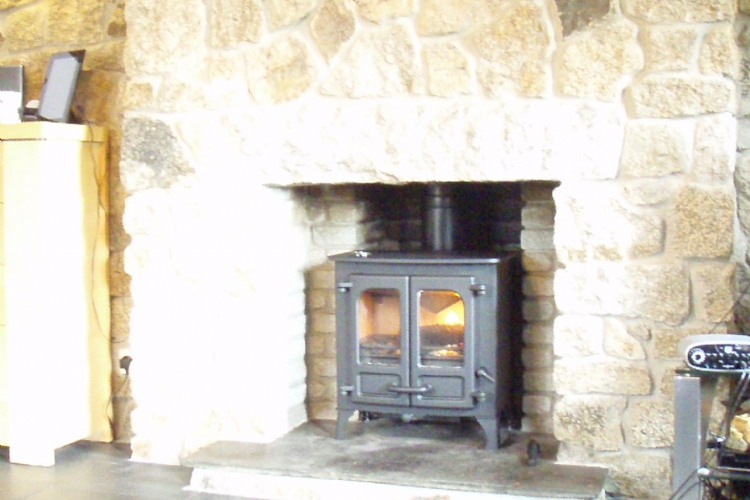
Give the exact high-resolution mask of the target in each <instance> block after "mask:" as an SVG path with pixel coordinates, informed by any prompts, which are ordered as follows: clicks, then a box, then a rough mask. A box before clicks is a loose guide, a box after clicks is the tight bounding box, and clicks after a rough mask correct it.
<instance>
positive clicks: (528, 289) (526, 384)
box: [299, 182, 556, 434]
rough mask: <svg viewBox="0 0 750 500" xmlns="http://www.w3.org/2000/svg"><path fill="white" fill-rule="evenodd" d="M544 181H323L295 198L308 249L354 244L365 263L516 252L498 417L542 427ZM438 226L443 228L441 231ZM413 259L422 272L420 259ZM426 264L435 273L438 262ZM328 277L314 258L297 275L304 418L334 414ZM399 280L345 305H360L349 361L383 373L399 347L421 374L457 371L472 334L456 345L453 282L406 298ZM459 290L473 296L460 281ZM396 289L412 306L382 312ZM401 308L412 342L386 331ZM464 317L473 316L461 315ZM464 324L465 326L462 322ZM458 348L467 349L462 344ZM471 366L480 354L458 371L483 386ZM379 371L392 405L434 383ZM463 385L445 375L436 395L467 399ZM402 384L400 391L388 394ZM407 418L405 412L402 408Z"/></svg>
mask: <svg viewBox="0 0 750 500" xmlns="http://www.w3.org/2000/svg"><path fill="white" fill-rule="evenodd" d="M555 186H556V185H555V184H554V183H544V182H536V183H530V182H525V183H450V184H440V185H427V184H417V183H415V184H406V185H384V184H378V185H335V186H309V187H306V188H304V189H300V191H299V194H300V195H301V198H302V199H303V200H304V204H305V207H306V208H307V210H308V216H309V220H310V229H311V234H312V242H313V244H314V245H315V246H316V247H317V251H318V252H319V253H318V254H317V255H322V254H325V256H330V255H335V254H345V253H347V252H353V251H354V250H359V251H361V252H369V253H368V255H370V257H368V258H367V259H368V260H367V261H368V262H374V260H372V256H381V255H388V256H393V255H403V256H415V255H432V256H436V255H437V256H441V255H442V256H443V257H451V256H456V255H473V256H482V257H487V256H490V257H492V256H495V257H496V256H498V255H504V254H507V253H509V252H510V253H513V252H519V251H523V259H522V260H523V268H524V269H523V270H522V271H521V270H520V269H518V267H520V266H516V269H515V272H516V273H517V275H516V278H519V276H518V274H521V273H523V276H522V279H523V287H521V286H518V285H514V286H513V287H510V288H511V289H512V290H513V293H512V295H511V296H510V297H509V298H508V299H507V301H508V302H509V303H512V304H513V306H512V307H510V311H509V313H508V314H509V316H510V317H511V318H512V319H511V325H510V326H509V328H511V329H512V330H513V333H512V334H511V335H508V336H507V341H508V342H509V343H510V344H511V345H509V346H506V347H507V351H508V352H513V353H515V355H513V356H511V357H510V359H508V360H507V364H506V365H504V366H505V367H506V368H508V370H507V375H505V372H503V373H502V374H501V375H502V376H501V378H504V379H505V380H504V381H503V382H502V383H503V384H504V385H503V391H505V392H506V394H505V395H504V396H503V398H507V401H508V404H507V405H506V406H505V408H504V411H503V414H502V415H501V418H502V420H503V421H504V422H506V425H507V426H508V427H511V428H522V430H524V431H528V432H532V433H542V434H552V406H553V404H554V389H553V384H552V359H553V357H552V335H551V331H552V321H553V320H554V314H555V308H554V297H553V296H552V295H553V294H552V290H551V288H552V287H551V283H552V278H553V273H554V267H555V263H554V262H555V259H554V249H553V246H552V231H553V224H554V221H553V219H554V202H553V200H552V195H551V193H552V190H553V189H554V188H555ZM444 192H449V194H450V197H449V198H448V199H445V198H442V197H441V195H442V194H444ZM446 206H449V207H450V209H451V210H450V211H449V212H447V213H446V212H444V211H443V209H444V208H445V207H446ZM430 211H432V212H433V213H432V214H430ZM446 233H452V234H450V235H448V236H447V235H446ZM360 255H361V254H360ZM516 263H517V262H516ZM409 265H411V264H409ZM492 265H495V264H492ZM492 265H490V267H492ZM421 266H422V267H425V268H426V267H430V266H429V265H427V264H424V263H422V264H421ZM435 266H437V267H440V268H442V267H444V263H443V262H440V263H438V264H435V265H433V267H435ZM417 267H419V266H417ZM334 272H335V271H334V266H333V264H332V263H331V262H329V261H326V262H325V263H322V264H319V265H315V266H314V267H312V268H311V269H310V271H308V273H307V290H306V293H307V316H308V332H307V352H306V362H307V366H308V397H307V409H308V418H309V419H311V420H316V419H333V420H335V419H337V417H338V412H337V410H336V401H337V399H338V398H339V393H340V388H339V385H340V384H338V383H337V381H336V376H337V373H338V372H339V369H338V368H337V356H338V355H339V354H340V351H341V347H342V346H340V345H337V342H336V340H335V325H336V318H335V305H336V303H337V299H338V297H337V294H338V293H339V292H338V291H337V282H336V279H335V278H334ZM389 272H390V271H388V272H386V273H385V274H388V273H389ZM420 272H421V271H420ZM420 272H417V276H413V273H414V271H413V270H409V271H407V272H406V274H407V276H406V279H407V281H408V282H409V285H408V286H410V285H411V280H413V279H414V278H417V281H419V280H421V279H423V277H422V276H419V274H420ZM409 273H411V274H409ZM449 274H450V273H449ZM459 274H466V273H464V272H459ZM495 274H497V272H495ZM444 277H446V276H444ZM447 277H450V276H447ZM378 279H379V278H378ZM442 283H443V284H444V283H445V281H444V280H443V281H442ZM516 283H518V281H516ZM408 286H407V288H406V289H401V290H397V292H394V287H392V286H390V285H389V286H382V285H377V286H369V285H368V287H369V288H368V289H367V290H363V291H364V292H366V293H364V295H361V297H362V298H361V300H360V301H359V302H358V303H357V306H356V307H357V308H358V310H359V311H364V312H363V313H362V314H363V315H362V317H363V318H364V319H363V321H362V322H361V324H360V325H358V327H360V330H359V331H357V332H356V339H357V349H358V350H357V356H359V357H360V359H361V360H365V363H366V364H368V365H372V366H374V367H376V369H375V370H374V371H377V370H378V369H380V368H383V367H384V368H385V371H387V370H388V367H389V364H388V363H391V362H392V360H393V359H395V358H397V357H398V356H399V355H401V354H402V351H404V350H410V351H411V352H412V354H413V355H414V356H415V357H417V358H418V359H417V361H416V364H419V365H423V366H425V367H427V369H428V371H429V369H432V368H433V367H432V364H434V365H438V366H443V367H453V368H455V369H456V371H460V370H461V369H464V370H465V371H467V372H468V368H467V367H466V366H465V365H466V363H467V361H466V359H467V355H468V352H467V350H469V349H476V348H477V345H480V344H477V341H476V339H475V338H474V334H473V333H472V334H470V336H471V337H472V338H471V340H467V337H466V335H467V325H466V322H467V319H466V317H467V309H471V308H470V307H467V299H466V296H465V295H462V293H461V292H459V291H457V290H456V289H454V288H460V286H457V287H452V286H444V285H443V286H437V285H435V286H432V287H429V288H428V289H426V290H422V293H419V291H418V292H414V293H413V294H412V291H411V289H410V288H408ZM464 293H465V294H470V295H472V296H473V294H474V292H473V291H471V290H470V289H469V288H467V291H465V292H464ZM409 294H412V295H411V296H409ZM404 295H405V296H407V297H408V299H409V301H411V302H413V303H414V304H420V307H419V308H417V309H415V311H416V312H413V313H412V312H409V311H408V310H401V311H400V312H397V313H394V312H392V309H394V306H393V304H397V303H399V301H400V300H403V298H402V297H403V296H404ZM470 300H473V299H470ZM384 311H391V312H388V313H386V312H384ZM410 315H411V316H414V318H412V319H411V321H413V326H408V327H406V328H404V329H403V330H402V332H404V331H406V330H409V331H418V332H419V335H418V340H413V339H409V338H404V337H399V336H397V335H396V332H397V330H396V329H395V327H394V326H393V325H395V324H398V323H399V322H401V321H409V320H410V318H409V317H408V316H410ZM457 318H458V319H457ZM462 321H463V323H462ZM472 322H476V320H474V319H472V320H470V321H469V323H472ZM475 327H476V325H473V324H472V325H470V328H475ZM402 334H403V333H402ZM469 343H471V344H472V346H473V347H469V346H468V345H467V344H469ZM462 363H463V364H464V365H462ZM478 363H480V364H481V363H484V364H486V363H485V361H484V360H480V361H476V360H473V361H471V362H470V363H469V365H472V366H471V367H470V368H471V373H470V377H471V378H472V380H473V381H476V383H477V385H480V386H482V387H484V386H485V385H486V384H485V381H486V382H488V383H489V381H488V380H487V379H486V378H484V376H483V374H485V373H486V374H488V375H489V376H490V377H491V378H493V379H496V378H497V377H496V376H495V375H497V373H496V371H492V372H491V373H490V372H489V371H487V367H486V366H483V365H482V366H480V365H479V364H478ZM461 366H464V368H460V367H461ZM482 368H484V370H481V369H482ZM446 369H447V368H446ZM467 377H469V375H467ZM381 378H382V379H383V380H387V385H391V386H392V388H391V390H387V389H386V390H387V392H388V393H389V394H388V396H393V397H397V398H401V400H404V399H409V398H411V399H416V397H417V396H421V399H422V400H429V399H430V397H429V395H428V394H419V393H416V394H409V391H414V390H416V391H421V390H424V389H423V386H424V385H431V386H433V387H435V386H436V384H434V383H430V382H434V381H435V380H434V379H429V377H427V376H425V378H424V379H425V380H428V383H426V384H421V383H419V384H410V383H407V384H401V383H400V382H399V383H397V384H396V385H393V384H394V383H395V382H394V381H392V380H391V379H389V378H388V376H385V375H384V376H383V377H381ZM363 380H364V382H365V383H366V384H369V383H375V382H372V381H373V380H380V379H378V378H377V377H375V378H368V377H364V379H363ZM444 382H445V381H444ZM464 382H465V381H460V380H458V379H450V380H448V381H447V382H446V383H447V385H448V386H450V388H445V387H443V388H440V390H441V391H444V392H443V393H442V394H446V392H445V391H447V394H448V395H449V396H451V397H452V398H453V399H454V400H459V399H460V397H459V395H467V397H468V395H469V394H470V393H471V392H473V391H468V393H467V391H466V390H465V389H464V387H463V386H462V384H464ZM378 383H381V382H378ZM345 385H346V384H345ZM368 388H369V386H368ZM344 389H347V387H345V388H344ZM393 389H395V391H393ZM402 390H405V391H406V394H404V393H403V392H399V391H402ZM435 390H436V389H434V388H433V391H435ZM450 391H454V392H450ZM479 392H481V391H479ZM475 395H476V394H475ZM469 399H471V398H469ZM436 400H437V396H433V398H432V402H431V404H433V405H434V404H436V403H435V402H436ZM359 409H360V410H361V409H362V408H359ZM362 413H363V414H366V413H368V412H366V411H362ZM409 413H410V414H411V413H414V412H413V411H411V410H410V411H409ZM417 413H419V412H417ZM427 413H429V412H427ZM438 413H440V412H438Z"/></svg>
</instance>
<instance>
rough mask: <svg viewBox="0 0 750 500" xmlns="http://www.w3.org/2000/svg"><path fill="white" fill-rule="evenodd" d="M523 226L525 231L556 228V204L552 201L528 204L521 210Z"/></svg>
mask: <svg viewBox="0 0 750 500" xmlns="http://www.w3.org/2000/svg"><path fill="white" fill-rule="evenodd" d="M521 224H523V227H524V228H525V229H549V228H554V227H555V203H554V202H553V201H552V200H549V201H542V202H526V204H525V205H524V207H523V208H522V209H521Z"/></svg>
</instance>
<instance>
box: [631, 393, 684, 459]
mask: <svg viewBox="0 0 750 500" xmlns="http://www.w3.org/2000/svg"><path fill="white" fill-rule="evenodd" d="M673 422H674V404H672V402H671V401H667V400H660V399H649V400H635V401H631V402H630V405H628V409H627V410H626V412H625V418H624V423H623V424H624V425H623V427H624V429H625V436H626V438H625V439H626V441H627V443H628V444H629V445H631V446H638V447H640V448H666V447H668V446H671V445H672V441H673V437H674V424H673Z"/></svg>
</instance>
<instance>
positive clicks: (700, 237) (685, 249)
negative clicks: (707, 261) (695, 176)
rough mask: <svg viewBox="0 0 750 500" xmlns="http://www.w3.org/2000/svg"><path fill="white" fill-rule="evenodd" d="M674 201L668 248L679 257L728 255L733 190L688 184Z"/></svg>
mask: <svg viewBox="0 0 750 500" xmlns="http://www.w3.org/2000/svg"><path fill="white" fill-rule="evenodd" d="M672 200H673V201H672V204H671V207H670V212H669V216H668V217H669V218H668V227H669V229H668V230H667V248H668V249H670V250H671V251H672V252H674V255H676V256H679V257H703V258H721V257H728V256H729V254H730V253H731V252H732V243H733V238H734V236H733V235H734V233H733V219H734V199H733V196H732V193H731V191H730V190H728V189H726V188H713V189H712V188H704V187H701V186H697V185H687V186H685V187H683V188H682V189H680V190H679V191H678V192H677V193H676V194H675V196H674V197H673V199H672Z"/></svg>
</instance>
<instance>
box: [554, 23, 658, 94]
mask: <svg viewBox="0 0 750 500" xmlns="http://www.w3.org/2000/svg"><path fill="white" fill-rule="evenodd" d="M637 32H638V27H637V26H636V25H635V24H634V23H632V22H631V21H628V20H627V19H619V20H617V21H613V22H610V23H607V24H605V25H602V26H599V27H598V28H596V29H594V30H592V31H591V32H590V33H587V34H586V35H587V36H581V37H576V38H571V39H568V40H567V41H566V43H565V46H564V47H563V49H562V61H561V64H560V68H559V70H558V72H557V88H558V89H559V90H560V92H562V93H564V94H568V95H573V96H576V97H589V98H595V99H599V100H602V101H613V100H614V99H615V98H616V97H618V96H619V94H620V90H621V83H620V82H621V81H622V78H623V77H624V76H625V75H628V74H630V73H633V72H634V71H636V70H638V69H640V68H642V67H643V53H642V52H641V49H640V46H639V45H638V41H637V38H636V35H637Z"/></svg>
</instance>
